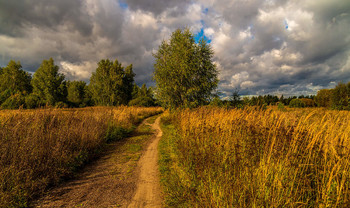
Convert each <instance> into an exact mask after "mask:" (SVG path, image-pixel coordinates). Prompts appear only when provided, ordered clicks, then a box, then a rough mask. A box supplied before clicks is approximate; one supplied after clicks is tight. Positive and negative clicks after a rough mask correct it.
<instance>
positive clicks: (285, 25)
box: [284, 19, 288, 30]
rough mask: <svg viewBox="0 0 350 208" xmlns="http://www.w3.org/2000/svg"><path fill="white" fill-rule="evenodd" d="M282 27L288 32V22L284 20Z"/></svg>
mask: <svg viewBox="0 0 350 208" xmlns="http://www.w3.org/2000/svg"><path fill="white" fill-rule="evenodd" d="M284 27H285V28H286V30H288V22H287V20H286V19H285V20H284Z"/></svg>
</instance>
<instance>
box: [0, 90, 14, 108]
mask: <svg viewBox="0 0 350 208" xmlns="http://www.w3.org/2000/svg"><path fill="white" fill-rule="evenodd" d="M12 94H14V92H13V91H12V90H11V89H6V90H4V91H2V92H0V104H2V103H3V102H5V100H6V99H7V98H9V97H10V96H11V95H12Z"/></svg>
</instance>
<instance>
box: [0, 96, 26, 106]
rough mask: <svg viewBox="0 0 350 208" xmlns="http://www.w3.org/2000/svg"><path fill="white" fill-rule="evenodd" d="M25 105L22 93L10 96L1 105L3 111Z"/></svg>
mask: <svg viewBox="0 0 350 208" xmlns="http://www.w3.org/2000/svg"><path fill="white" fill-rule="evenodd" d="M24 104H25V97H24V95H23V94H22V93H16V94H13V95H11V96H10V97H9V98H7V99H6V100H5V102H3V103H2V104H1V108H3V109H18V108H20V107H23V106H24Z"/></svg>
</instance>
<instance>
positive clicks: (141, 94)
mask: <svg viewBox="0 0 350 208" xmlns="http://www.w3.org/2000/svg"><path fill="white" fill-rule="evenodd" d="M132 95H133V99H132V100H130V102H129V105H130V106H144V107H150V106H155V105H156V104H155V99H154V98H153V91H152V88H148V89H147V86H146V84H143V85H142V87H141V88H139V87H138V86H137V85H134V87H133V93H132Z"/></svg>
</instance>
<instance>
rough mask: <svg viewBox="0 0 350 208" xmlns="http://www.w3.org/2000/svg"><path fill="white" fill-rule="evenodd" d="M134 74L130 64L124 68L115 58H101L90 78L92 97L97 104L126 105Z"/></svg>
mask: <svg viewBox="0 0 350 208" xmlns="http://www.w3.org/2000/svg"><path fill="white" fill-rule="evenodd" d="M134 77H135V74H134V72H133V71H132V65H129V66H127V67H126V68H124V67H123V66H122V65H121V63H119V62H118V60H117V59H116V60H115V61H114V62H112V61H110V60H108V59H103V60H101V61H100V62H99V63H98V67H97V69H96V72H94V73H92V76H91V78H90V86H89V87H90V91H91V93H92V99H93V100H94V102H95V104H97V105H106V106H116V105H122V104H123V105H127V104H128V102H129V101H130V100H131V99H132V90H133V82H134Z"/></svg>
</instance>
